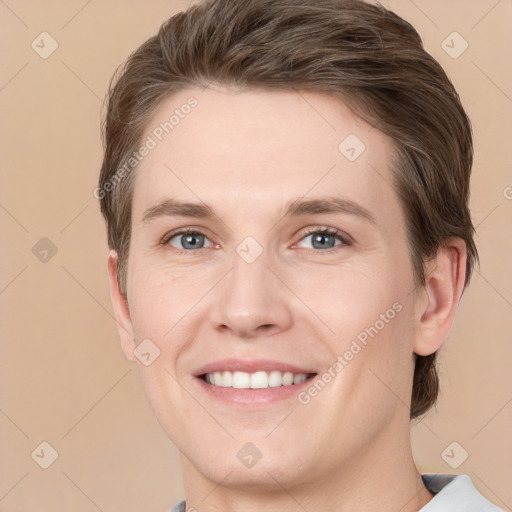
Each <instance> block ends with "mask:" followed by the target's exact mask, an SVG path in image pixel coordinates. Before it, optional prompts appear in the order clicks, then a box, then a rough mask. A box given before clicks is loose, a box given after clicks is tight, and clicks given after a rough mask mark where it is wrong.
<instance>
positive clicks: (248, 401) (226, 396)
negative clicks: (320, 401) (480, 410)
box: [195, 375, 316, 407]
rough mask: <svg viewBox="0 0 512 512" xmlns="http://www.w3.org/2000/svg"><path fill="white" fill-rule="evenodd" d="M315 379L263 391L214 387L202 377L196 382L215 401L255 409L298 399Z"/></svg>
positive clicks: (263, 389) (311, 378)
mask: <svg viewBox="0 0 512 512" xmlns="http://www.w3.org/2000/svg"><path fill="white" fill-rule="evenodd" d="M315 377H316V375H314V376H313V377H310V378H308V379H306V380H305V381H304V382H301V383H300V384H292V385H290V386H278V387H275V388H262V389H238V388H228V387H224V386H214V385H213V384H209V383H208V382H206V381H204V380H203V379H202V378H201V377H196V378H195V380H196V381H197V382H198V384H199V386H201V388H202V389H203V390H204V391H205V392H206V393H208V395H209V396H210V397H212V398H214V399H217V400H221V401H223V402H224V403H227V404H229V405H237V406H246V407H255V406H258V405H268V404H272V403H274V402H278V401H280V400H286V399H290V398H293V397H296V396H297V394H298V393H300V392H301V391H303V390H304V389H305V388H307V387H309V386H311V384H312V382H313V381H314V379H315Z"/></svg>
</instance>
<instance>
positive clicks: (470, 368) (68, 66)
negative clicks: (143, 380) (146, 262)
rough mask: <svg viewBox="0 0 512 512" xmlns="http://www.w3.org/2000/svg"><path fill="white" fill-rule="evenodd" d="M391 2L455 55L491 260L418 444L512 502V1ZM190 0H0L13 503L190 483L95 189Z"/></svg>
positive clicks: (427, 458)
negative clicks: (147, 58)
mask: <svg viewBox="0 0 512 512" xmlns="http://www.w3.org/2000/svg"><path fill="white" fill-rule="evenodd" d="M383 3H384V5H386V6H387V7H390V8H391V9H394V10H396V11H397V12H398V13H399V14H401V15H402V16H404V17H405V18H406V19H408V20H409V21H410V22H411V23H412V24H413V25H414V26H415V27H416V28H417V29H418V31H419V32H420V34H421V35H422V37H423V39H424V42H425V45H426V48H427V50H428V51H429V52H430V53H432V54H433V55H434V56H435V57H436V58H437V59H438V60H439V61H440V63H441V64H442V65H443V66H444V67H445V69H446V70H447V72H448V73H449V75H450V77H451V78H452V79H453V81H454V83H455V85H456V87H457V89H458V90H459V92H460V95H461V98H462V101H463V104H464V105H465V107H466V109H467V112H468V114H469V117H470V118H471V119H472V122H473V125H474V133H475V167H474V178H473V185H472V190H473V195H472V212H473V216H474V221H475V225H476V226H477V233H478V237H477V242H478V245H479V249H480V255H481V268H480V269H478V270H477V271H476V272H475V274H474V277H473V281H472V283H471V285H470V288H469V289H468V290H467V292H466V293H465V295H464V297H463V300H462V303H461V307H460V311H459V315H458V318H457V321H456V324H455V326H454V328H453V330H452V332H451V334H450V336H449V338H448V340H447V343H446V345H445V347H444V349H443V350H442V357H441V374H442V394H441V397H440V400H439V403H438V407H437V411H432V412H431V413H430V414H429V415H428V416H427V417H426V418H425V419H424V420H423V421H421V422H420V423H419V424H418V425H416V426H414V427H413V442H414V453H415V458H416V461H417V464H418V466H419V468H420V470H421V471H422V472H448V473H451V472H453V473H466V474H469V475H470V476H471V477H472V479H473V481H474V483H475V485H476V486H477V488H478V489H479V490H480V491H481V492H482V493H483V494H484V495H486V496H487V497H489V498H490V499H491V500H492V501H494V502H495V503H496V504H498V505H499V506H501V507H502V508H504V509H506V510H512V508H511V507H512V487H511V486H510V481H511V477H512V468H511V455H512V436H510V432H511V424H512V384H511V379H510V367H511V362H512V357H511V356H512V343H510V341H511V340H512V322H511V313H512V271H511V270H512V269H511V259H510V255H511V254H512V236H511V234H512V233H511V229H510V226H511V220H512V175H511V172H510V170H511V160H512V158H511V152H510V145H511V142H510V141H511V140H512V130H511V128H510V121H511V118H512V117H511V114H512V80H511V68H510V64H509V63H510V51H511V47H512V45H511V42H512V38H511V30H510V27H511V26H512V2H510V1H509V0H501V1H497V0H471V1H469V0H451V1H450V2H447V1H443V0H435V1H432V0H428V1H427V0H415V1H414V2H413V1H412V0H383ZM186 5H187V2H180V1H176V0H173V1H163V0H158V1H152V2H150V3H148V2H142V1H124V2H121V1H120V0H119V1H113V0H108V1H105V0H103V1H99V0H92V1H91V0H90V1H88V2H87V1H83V0H79V1H76V0H75V1H66V2H64V1H63V0H61V1H55V0H54V1H46V2H36V1H20V0H16V1H15V0H5V1H1V0H0V20H1V21H0V23H1V26H0V38H1V42H2V60H3V65H2V68H1V70H0V103H1V108H2V112H3V116H2V123H1V134H0V141H1V145H2V146H1V163H2V186H1V188H0V226H1V230H2V244H1V255H2V260H1V261H2V263H1V268H0V308H1V335H2V340H1V360H0V361H1V362H0V431H1V436H0V511H2V512H28V511H37V512H50V511H52V512H58V511H73V512H93V511H95V510H100V511H103V512H107V511H116V512H117V511H120V510H123V511H125V512H131V511H133V512H135V511H140V510H147V511H163V510H164V509H165V508H166V507H168V506H170V505H171V504H172V503H174V502H175V501H177V500H178V499H180V498H181V497H182V496H183V489H182V483H181V473H180V467H179V461H178V453H177V450H176V448H175V447H174V446H173V445H172V444H171V443H170V441H169V440H168V439H167V438H166V436H165V434H164V433H163V431H162V430H161V428H160V426H159V425H158V423H157V422H156V420H155V419H154V417H153V414H152V412H151V410H150V408H149V406H148V405H147V403H146V401H145V397H144V395H143V392H142V388H141V385H140V382H139V379H138V373H137V370H136V367H135V366H134V365H133V364H130V363H129V362H128V361H127V360H126V359H125V358H124V356H123V355H122V352H121V350H120V347H119V342H118V338H117V333H116V328H115V322H114V320H113V313H112V308H111V305H110V300H109V293H108V283H107V273H106V256H107V245H106V237H105V231H104V226H103V223H102V219H101V217H100V213H99V205H98V201H97V200H96V199H95V198H94V197H93V194H92V191H93V189H94V188H95V186H96V181H97V177H98V172H99V168H100V162H101V143H100V132H99V123H100V107H101V104H102V98H103V97H104V94H105V91H106V88H107V84H108V80H109V78H110V76H111V74H112V72H113V70H114V68H115V67H116V66H117V65H118V64H119V63H120V62H121V61H122V60H124V59H125V58H126V57H127V56H128V54H129V53H130V52H131V51H132V50H133V49H135V48H136V46H138V45H139V44H140V43H142V42H143V41H145V40H146V39H147V38H148V37H149V36H151V35H153V33H154V32H156V30H157V29H158V27H159V25H160V24H161V23H162V22H163V21H164V20H165V19H166V18H167V17H168V16H169V15H170V14H171V13H173V12H175V11H177V10H181V9H183V8H184V7H185V6H186ZM43 31H47V32H49V33H50V34H51V36H52V37H53V38H54V39H55V40H56V41H57V42H58V45H59V47H58V49H57V50H56V51H55V52H54V53H53V54H52V55H51V56H50V57H48V58H47V59H43V58H41V57H40V56H39V55H38V54H37V53H36V52H35V51H34V50H33V49H32V48H31V43H32V41H33V40H35V39H36V38H37V36H38V35H39V34H40V33H41V32H43ZM453 31H457V32H458V33H460V34H461V36H462V37H463V38H464V39H465V40H466V41H467V42H468V44H469V47H468V49H467V50H466V51H465V52H464V53H463V54H462V55H461V56H460V57H458V58H456V59H454V58H452V57H450V56H449V55H448V54H447V53H446V52H445V51H444V49H443V47H442V46H441V45H442V42H443V40H445V39H446V38H447V36H448V35H449V34H451V33H452V32H453ZM38 40H40V38H39V39H37V40H36V42H37V41H38ZM448 42H449V44H450V45H452V46H455V49H458V48H461V47H460V44H461V41H460V40H454V43H453V44H452V43H450V39H448ZM46 48H48V46H46ZM42 237H47V238H49V239H50V240H51V241H52V243H53V244H54V245H55V246H56V248H57V253H56V254H55V255H53V256H52V255H51V252H50V253H48V255H47V261H46V262H43V261H40V259H38V258H37V257H36V255H34V253H33V252H32V248H33V247H34V245H35V244H36V243H37V242H38V241H39V240H40V239H41V238H42ZM42 243H44V242H42ZM43 249H44V247H43ZM39 250H42V249H41V248H39ZM36 253H37V251H36ZM39 256H40V257H43V256H44V253H43V254H40V255H39ZM43 441H46V442H48V443H50V445H51V446H53V448H54V449H55V450H57V452H58V458H57V460H56V461H55V462H54V463H53V464H52V465H51V466H50V467H49V468H48V469H42V468H41V467H39V465H38V464H36V462H35V461H34V460H33V459H32V458H31V453H32V452H33V450H35V449H36V448H37V447H38V446H39V445H40V443H41V442H43ZM454 441H456V442H457V443H459V445H460V446H458V445H457V446H455V448H453V446H452V447H450V448H449V449H448V454H449V455H451V456H452V457H451V459H450V458H447V460H449V461H450V462H451V463H452V465H453V464H454V462H452V461H455V462H460V459H461V458H462V457H463V455H464V452H463V451H462V450H465V451H466V452H467V453H468V458H467V459H466V460H465V461H464V462H463V463H462V464H461V465H460V466H459V467H457V468H455V469H453V468H452V467H450V466H449V465H448V464H447V462H445V460H444V459H443V457H442V454H443V452H444V450H445V449H446V448H447V447H448V446H449V445H450V444H451V443H452V442H454ZM451 448H453V449H454V451H453V452H452V451H451ZM36 453H40V449H39V450H36ZM48 453H49V452H48V450H47V451H46V454H45V457H48ZM445 458H446V457H445ZM34 459H36V460H37V456H36V455H34ZM41 460H42V457H40V458H39V461H41ZM45 460H46V459H45Z"/></svg>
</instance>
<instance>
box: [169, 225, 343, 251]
mask: <svg viewBox="0 0 512 512" xmlns="http://www.w3.org/2000/svg"><path fill="white" fill-rule="evenodd" d="M190 234H192V235H201V236H204V237H206V238H208V236H207V235H206V234H205V233H203V232H202V231H200V230H198V229H194V228H185V229H181V230H179V231H174V232H171V233H168V234H167V235H165V236H164V238H163V239H162V240H161V242H160V243H159V245H162V246H167V245H168V243H169V241H170V240H171V239H172V238H174V237H176V236H179V235H190ZM312 234H325V235H332V236H336V237H337V238H338V239H339V240H340V241H341V244H340V245H335V246H334V247H330V248H329V249H306V250H307V251H309V253H310V254H320V253H323V254H325V253H332V252H333V251H336V250H339V249H340V248H343V247H346V246H350V245H352V244H353V240H352V238H351V237H349V236H348V235H346V234H345V233H343V232H342V231H340V230H339V229H336V228H328V227H316V228H312V229H310V230H308V231H307V232H306V233H304V234H303V235H302V237H301V239H300V241H302V240H303V239H304V238H306V237H308V236H309V235H312ZM202 249H208V247H201V248H200V249H195V250H194V249H191V250H190V249H189V250H187V249H177V248H176V247H173V250H174V251H175V252H176V253H178V254H183V253H187V254H188V255H190V253H199V252H201V250H202Z"/></svg>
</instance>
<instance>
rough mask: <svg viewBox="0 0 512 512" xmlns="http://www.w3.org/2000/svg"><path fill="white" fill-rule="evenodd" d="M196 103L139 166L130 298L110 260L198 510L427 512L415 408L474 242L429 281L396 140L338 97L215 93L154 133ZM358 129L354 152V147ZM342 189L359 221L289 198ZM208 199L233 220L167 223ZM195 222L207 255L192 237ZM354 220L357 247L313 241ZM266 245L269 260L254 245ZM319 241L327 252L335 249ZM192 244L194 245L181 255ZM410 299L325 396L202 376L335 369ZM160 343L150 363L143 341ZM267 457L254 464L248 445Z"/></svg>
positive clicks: (442, 263)
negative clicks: (417, 380) (410, 229)
mask: <svg viewBox="0 0 512 512" xmlns="http://www.w3.org/2000/svg"><path fill="white" fill-rule="evenodd" d="M190 96H194V97H195V98H196V99H197V101H198V105H197V107H195V108H194V109H193V110H192V112H191V113H190V114H189V115H188V116H186V117H185V118H184V119H182V120H181V121H180V123H179V124H178V125H177V126H176V127H175V128H174V130H173V131H172V133H171V134H170V135H168V136H167V137H166V138H164V139H163V140H162V142H160V143H159V144H158V145H157V147H155V148H154V149H152V150H151V152H150V153H149V154H148V155H147V156H146V157H145V158H144V160H143V161H142V162H141V164H140V166H139V168H138V169H137V175H136V179H135V185H134V196H133V209H132V233H131V246H130V253H129V259H128V274H127V302H126V300H125V298H124V297H123V296H122V294H121V292H120V288H119V283H118V281H117V275H116V268H117V255H116V253H115V251H111V252H110V255H109V262H108V268H109V276H110V288H111V299H112V303H113V306H114V310H115V314H116V319H117V322H118V330H119V335H120V338H121V344H122V348H123V351H124V353H125V354H126V356H127V357H128V358H129V359H130V360H132V361H134V363H135V364H137V365H138V368H139V372H140V376H141V380H142V382H143V385H144V388H145V392H146V394H147V397H148V400H149V402H150V404H151V406H152V408H153V410H154V412H155V415H156V417H157V418H158V421H159V422H160V424H161V425H162V427H163V428H164V430H165V432H166V433H167V435H168V436H169V438H170V439H171V440H172V441H173V442H174V443H175V444H176V446H177V447H178V449H179V450H180V453H181V459H182V466H183V476H184V486H185V493H186V499H187V507H194V508H195V509H196V510H198V511H200V512H203V511H205V512H209V511H233V512H235V511H245V512H252V511H257V510H258V511H260V510H269V511H273V510H275V511H280V512H283V511H284V512H288V511H289V512H291V511H299V510H304V509H305V510H310V511H312V510H325V511H334V510H336V511H347V512H348V511H351V512H358V511H363V510H364V511H367V510H380V511H382V512H386V511H389V512H396V511H397V510H400V511H401V512H409V511H417V510H419V509H420V508H421V507H422V506H424V505H425V504H426V503H427V502H428V501H429V500H430V499H431V498H432V494H431V493H430V492H429V491H428V490H427V489H426V488H425V487H424V486H423V484H422V481H421V478H420V475H419V473H418V471H417V469H416V467H415V465H414V462H413V458H412V453H411V443H410V435H409V406H410V394H411V389H412V378H413V371H414V358H415V354H421V355H427V354H430V353H432V352H435V351H436V350H438V349H439V348H440V347H441V345H442V343H443V341H444V339H445V338H446V336H447V335H448V333H449V330H450V328H451V325H452V321H453V317H454V314H455V311H456V308H457V305H458V302H459V299H460V296H461V294H462V291H463V284H464V272H465V264H466V252H465V246H464V243H463V242H462V241H461V240H459V239H451V240H448V241H447V242H446V244H445V246H444V247H443V248H442V249H440V251H439V253H438V255H437V258H435V259H434V260H432V261H430V262H428V264H427V267H426V268H427V282H426V284H425V286H415V281H414V275H413V267H412V263H411V259H410V253H409V250H408V246H407V238H406V229H405V218H404V214H403V211H402V208H401V205H400V203H399V200H398V197H397V195H396V193H395V191H394V190H393V188H392V187H391V186H390V183H391V164H390V162H391V157H392V148H393V146H392V142H391V140H390V139H389V138H388V137H387V136H386V135H384V134H383V133H382V132H380V131H379V130H377V129H374V128H372V127H371V126H369V125H368V124H366V123H365V122H363V121H362V120H361V119H359V118H358V117H356V116H355V115H354V114H352V112H351V111H350V110H349V109H348V108H347V107H346V106H345V105H344V104H343V103H342V102H341V101H340V100H339V99H336V98H334V97H332V96H329V95H325V94H320V93H312V92H308V93H305V92H302V93H301V94H298V93H297V92H295V91H279V92H276V91H273V92H270V91H262V90H258V91H256V90H235V89H227V88H224V87H220V86H216V87H213V86H210V87H209V88H207V89H205V90H201V89H195V88H193V89H189V90H186V91H181V92H180V93H178V94H175V95H173V96H171V97H168V98H166V100H165V101H164V102H163V103H162V104H161V105H160V107H159V109H158V110H157V111H156V114H155V115H154V117H153V119H152V120H151V121H150V122H149V123H148V126H147V132H146V136H147V135H148V134H151V130H152V129H153V128H154V127H155V126H157V125H158V124H159V123H160V122H162V121H164V120H166V119H168V118H169V116H170V115H172V113H173V111H174V110H175V109H176V108H180V106H181V105H183V104H184V103H186V101H187V99H188V98H189V97H190ZM349 134H356V135H357V137H358V138H359V139H360V140H362V141H363V142H364V144H365V146H366V149H365V151H364V152H363V153H362V154H361V155H360V156H359V157H358V158H357V159H356V160H355V161H353V162H351V161H349V160H348V159H347V158H346V157H345V156H344V155H343V154H342V153H341V152H340V151H339V150H338V145H339V144H340V142H341V141H342V140H343V139H344V138H345V137H346V136H347V135H349ZM303 196H305V197H304V198H305V199H312V198H320V197H325V196H329V197H341V198H345V199H350V200H352V201H354V202H356V203H358V204H359V205H361V206H363V207H364V208H366V209H367V210H369V212H370V213H371V214H372V215H373V217H374V218H375V223H371V222H369V221H368V220H365V219H364V218H361V217H358V216H356V215H353V214H350V213H316V214H308V215H304V216H300V217H283V212H284V208H285V205H286V203H287V202H288V201H290V200H292V199H295V198H301V197H303ZM170 197H172V198H174V199H180V200H182V201H190V202H198V203H206V204H207V205H210V206H211V207H212V208H214V210H215V213H216V215H217V216H216V217H214V218H212V219H200V218H191V217H181V216H162V217H158V218H154V219H152V220H151V221H150V222H143V221H142V217H143V215H144V212H146V211H147V209H148V208H150V207H152V206H154V205H156V204H158V203H159V202H161V201H162V200H164V199H166V198H170ZM185 227H192V228H195V229H198V230H200V231H201V232H202V233H204V234H205V236H206V238H204V239H201V240H200V242H202V241H203V240H204V247H203V248H200V249H194V248H192V249H190V248H189V249H186V248H184V246H183V243H184V242H183V238H182V237H180V236H176V237H174V238H172V239H171V241H170V242H169V243H167V244H165V243H164V244H160V243H159V242H161V241H162V239H164V237H165V235H166V234H168V233H171V232H172V231H175V230H178V229H179V228H185ZM322 227H329V228H336V229H338V230H340V231H341V232H342V234H343V236H345V239H346V235H349V237H351V238H352V240H353V241H352V243H343V242H342V241H341V239H337V238H336V237H334V238H332V239H331V238H329V241H331V242H332V241H335V244H336V245H334V247H333V248H331V249H329V250H327V249H322V248H320V249H318V248H317V250H316V252H314V250H313V245H312V244H313V237H312V236H311V235H309V236H308V234H307V230H308V229H309V228H311V229H314V228H322ZM247 236H251V237H253V238H254V239H255V240H256V241H257V242H258V244H259V246H260V247H261V248H262V250H263V252H262V254H261V255H260V256H259V257H258V258H257V259H256V260H255V261H254V262H252V263H247V262H246V261H245V260H244V259H243V258H241V257H240V256H239V254H238V253H237V251H236V248H237V246H238V245H239V244H240V243H241V242H242V241H243V240H244V239H245V238H246V237H247ZM317 247H318V246H317ZM180 248H181V252H180ZM396 302H399V304H400V305H401V306H402V309H401V311H400V312H399V313H397V314H396V316H395V317H394V318H393V319H392V320H390V321H389V322H388V323H386V324H385V327H384V328H383V329H381V330H380V331H379V332H378V335H376V336H375V337H374V338H373V339H369V342H368V344H367V345H366V346H365V347H364V348H363V349H362V350H361V351H360V352H359V353H358V354H357V356H355V357H354V358H353V359H352V360H351V361H350V362H349V363H348V364H347V365H346V366H345V367H344V368H343V370H342V371H341V372H339V373H338V374H337V375H336V377H335V378H333V379H332V380H331V381H330V382H329V383H328V384H327V385H326V386H325V387H324V388H323V389H322V391H321V392H319V393H318V394H317V396H315V397H313V398H312V399H311V401H310V402H309V403H308V404H306V405H304V404H301V403H299V402H298V400H297V399H296V398H292V399H287V400H284V401H279V402H275V403H272V404H269V405H266V406H258V407H254V408H240V407H236V406H233V405H228V404H225V403H222V402H220V401H219V400H214V399H212V398H211V397H210V396H209V395H208V394H207V393H205V392H204V390H203V388H201V387H200V386H199V385H198V383H197V378H196V377H193V376H192V374H193V372H194V371H195V370H197V369H198V368H199V367H200V366H201V365H204V364H206V363H209V362H212V361H215V360H218V359H221V358H225V357H239V358H245V359H251V358H268V359H275V360H278V361H283V362H287V363H290V364H295V365H298V366H300V367H307V368H314V369H315V371H316V372H318V373H319V374H320V373H322V372H323V371H324V370H327V369H328V368H329V367H332V365H333V363H334V362H335V361H336V358H337V356H338V355H340V354H343V353H344V352H345V351H346V350H347V349H348V348H349V347H350V345H351V342H352V341H353V340H354V339H355V338H356V336H357V335H358V334H359V333H360V332H361V331H364V329H365V327H369V326H372V325H374V324H375V323H376V321H377V320H378V319H379V318H380V315H381V314H383V313H385V312H386V311H387V310H388V309H389V308H391V307H392V305H393V304H394V303H396ZM147 338H149V339H150V340H151V341H152V342H153V343H154V344H155V345H156V346H157V347H158V348H159V350H160V356H159V357H158V358H157V359H155V360H154V362H153V363H152V364H150V365H149V366H145V365H144V364H142V363H141V362H140V361H139V360H138V359H137V358H136V357H135V355H134V349H135V348H136V346H137V345H138V344H139V343H140V342H141V341H142V340H144V339H147ZM247 442H251V443H253V444H254V445H255V446H256V447H257V449H258V450H259V451H260V452H261V454H262V457H261V459H260V460H259V461H258V462H257V463H256V464H255V465H254V466H253V467H251V468H247V467H246V466H245V465H244V464H242V463H241V461H240V459H239V458H238V457H237V452H238V451H239V450H240V449H241V448H242V447H243V446H244V445H245V444H246V443H247Z"/></svg>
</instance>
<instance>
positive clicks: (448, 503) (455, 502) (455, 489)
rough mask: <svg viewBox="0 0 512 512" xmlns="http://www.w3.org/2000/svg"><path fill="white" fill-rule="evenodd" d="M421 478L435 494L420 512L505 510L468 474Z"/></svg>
mask: <svg viewBox="0 0 512 512" xmlns="http://www.w3.org/2000/svg"><path fill="white" fill-rule="evenodd" d="M421 478H422V480H423V483H424V484H425V487H426V488H427V489H428V490H429V491H430V492H431V493H432V494H435V496H434V497H433V498H432V499H431V500H430V501H429V502H428V503H427V504H426V505H425V506H424V507H423V508H421V509H420V510H419V511H418V512H505V511H504V510H503V509H501V508H498V507H497V506H496V505H493V504H492V503H491V502H490V501H488V500H487V499H486V498H484V497H483V496H482V495H481V494H480V493H479V492H478V491H477V490H476V488H475V486H474V485H473V482H472V481H471V478H470V477H469V476H468V475H447V474H441V473H432V474H425V475H421ZM169 512H186V505H185V500H182V501H180V502H179V503H176V504H175V505H174V506H173V507H172V508H171V509H170V510H169Z"/></svg>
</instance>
